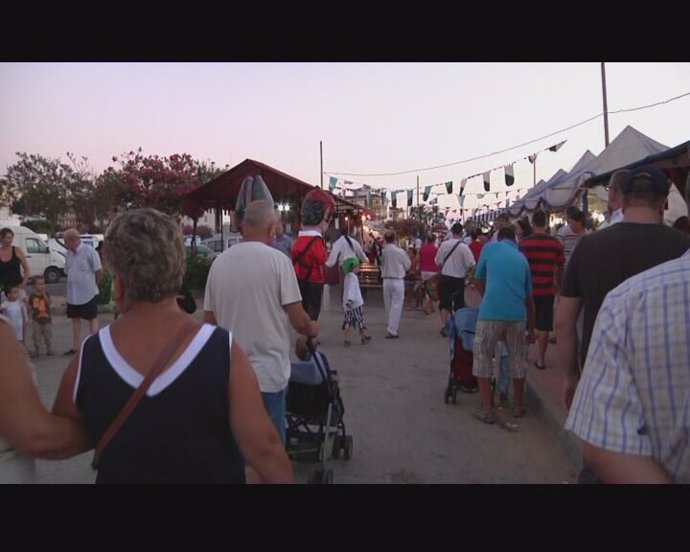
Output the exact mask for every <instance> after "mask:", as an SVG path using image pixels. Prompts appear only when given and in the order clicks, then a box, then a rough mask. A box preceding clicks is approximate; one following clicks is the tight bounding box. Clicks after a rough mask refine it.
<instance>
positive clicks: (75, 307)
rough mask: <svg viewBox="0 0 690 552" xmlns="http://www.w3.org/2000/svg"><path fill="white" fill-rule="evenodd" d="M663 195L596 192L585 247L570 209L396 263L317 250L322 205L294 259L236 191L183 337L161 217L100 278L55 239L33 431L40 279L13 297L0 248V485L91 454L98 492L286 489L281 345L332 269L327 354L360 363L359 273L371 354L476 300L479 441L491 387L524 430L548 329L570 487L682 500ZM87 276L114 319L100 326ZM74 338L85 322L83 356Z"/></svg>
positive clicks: (133, 224)
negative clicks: (62, 263)
mask: <svg viewBox="0 0 690 552" xmlns="http://www.w3.org/2000/svg"><path fill="white" fill-rule="evenodd" d="M670 185H671V184H670V181H669V180H668V178H667V177H666V175H665V174H664V173H663V171H661V170H660V169H658V168H657V167H656V166H654V165H648V166H641V167H638V168H635V169H632V170H625V171H618V172H616V173H614V175H613V176H612V177H611V180H610V182H609V186H608V191H609V209H610V213H611V216H610V217H609V219H608V220H607V221H606V224H605V225H603V227H604V228H602V229H599V230H597V231H591V230H587V228H586V215H585V213H583V212H582V211H581V210H580V209H578V208H577V207H575V206H572V207H570V208H569V209H568V210H567V212H566V218H567V220H566V224H565V225H564V226H563V227H561V228H560V229H558V231H552V230H551V229H550V228H549V225H548V218H547V215H546V213H544V212H543V211H537V212H535V213H534V214H533V215H532V217H531V220H528V219H526V218H523V219H520V220H517V221H511V219H510V217H509V216H508V215H507V214H505V213H504V214H501V215H500V216H499V217H498V218H497V220H496V224H495V227H494V228H493V230H492V231H491V232H487V233H485V232H484V231H483V229H482V228H481V227H479V226H478V225H476V224H473V223H472V222H471V221H468V222H467V223H466V224H465V225H463V224H462V223H460V222H456V223H454V224H453V225H452V227H451V228H450V230H449V232H448V233H447V234H446V235H435V234H433V233H432V232H428V233H427V234H426V235H425V236H424V238H423V240H422V238H416V239H410V240H408V243H407V244H405V245H406V247H400V245H399V243H400V242H399V241H398V237H397V236H396V235H395V233H394V232H393V231H391V230H386V231H385V232H384V233H383V240H382V242H381V241H379V240H378V239H376V238H375V237H374V236H373V234H372V235H370V239H369V240H368V242H367V243H365V244H364V246H363V245H362V244H361V243H360V242H359V241H358V240H357V239H355V237H354V236H352V235H350V233H349V232H348V231H347V228H346V229H344V230H343V231H342V232H341V236H340V237H339V238H338V239H337V240H335V241H334V242H333V243H332V245H331V247H330V251H329V250H328V248H327V246H326V242H325V240H324V233H325V232H326V229H327V228H328V227H329V226H330V224H331V222H332V220H333V217H334V207H335V205H334V202H333V198H332V196H330V195H329V194H327V193H324V192H323V191H321V190H314V191H312V192H310V193H309V194H308V195H307V196H306V198H305V199H304V202H303V205H302V212H301V219H302V228H301V230H300V231H299V233H298V235H297V236H296V238H295V239H294V240H293V239H292V238H291V237H290V236H287V235H285V233H284V231H283V228H282V224H281V222H280V220H279V218H278V217H277V216H276V211H275V206H274V203H273V201H272V198H271V197H270V192H268V190H267V189H265V184H264V185H263V186H262V182H261V181H257V180H252V179H251V177H250V178H249V181H245V183H243V190H244V191H241V193H240V196H241V197H243V198H247V201H246V204H243V205H241V208H240V209H238V218H239V223H240V229H241V233H242V236H243V239H242V241H241V242H240V243H239V244H237V245H234V246H233V247H231V248H230V249H228V250H227V251H225V252H223V253H222V254H221V255H219V256H218V258H217V259H215V261H214V262H213V264H212V266H211V269H210V272H209V275H208V281H207V284H206V289H205V294H204V303H203V323H201V324H199V323H198V322H196V321H195V320H194V318H193V317H191V316H190V314H188V313H187V312H185V310H187V309H182V308H180V304H179V299H180V298H181V296H180V294H181V293H182V292H181V291H180V290H181V289H184V288H183V286H182V279H183V275H184V271H185V248H184V242H183V237H182V234H181V231H180V228H179V225H178V224H177V222H176V221H175V220H174V219H172V218H171V217H170V216H168V215H165V214H163V213H160V212H159V211H156V210H154V209H133V210H130V211H127V212H124V213H121V214H120V215H118V216H117V217H116V218H115V219H114V220H113V221H112V223H111V224H110V226H109V227H108V229H107V232H106V234H105V239H104V245H103V249H102V259H101V255H100V254H99V253H97V252H96V251H95V250H93V249H91V248H90V247H86V246H84V245H83V244H81V243H80V239H79V234H78V232H77V231H76V230H75V229H70V230H67V231H66V232H65V243H66V245H67V249H68V252H67V262H66V272H67V276H68V280H67V316H68V318H70V319H72V329H73V332H72V334H73V335H72V338H73V339H72V346H71V348H70V350H69V351H67V353H65V354H66V355H70V356H71V360H70V364H69V366H68V368H67V370H66V371H65V373H64V375H63V378H62V381H61V384H60V388H59V390H58V394H57V397H56V399H55V402H54V405H53V408H52V412H48V411H47V410H46V408H45V407H44V406H43V404H42V402H41V400H40V398H39V396H38V393H37V391H36V387H35V382H34V380H33V369H32V365H31V363H30V360H29V358H30V357H33V358H35V357H36V356H38V355H39V354H40V351H41V348H43V349H45V351H46V354H48V355H52V354H54V352H53V347H52V332H51V330H50V327H51V321H52V316H51V297H50V294H49V293H48V291H47V290H46V289H45V282H44V281H43V279H42V278H40V277H37V278H34V281H33V289H32V290H31V291H32V292H31V294H30V295H28V294H27V293H26V291H25V290H26V286H27V285H28V282H29V278H30V276H31V275H30V272H29V267H28V265H27V263H26V259H25V255H24V253H23V252H22V251H21V250H20V249H19V248H16V247H14V246H12V237H13V236H12V231H11V230H10V229H2V230H0V238H1V242H0V246H1V247H0V282H1V283H2V287H3V296H2V303H1V308H2V315H3V316H0V340H1V342H2V350H3V357H4V359H5V361H4V362H3V363H2V364H0V436H2V437H1V438H0V481H15V482H19V481H26V480H30V478H31V474H32V472H33V460H32V457H38V458H53V459H57V458H66V457H69V456H72V455H74V454H78V453H80V452H84V451H87V450H90V449H92V448H95V451H96V452H95V455H94V466H95V467H97V470H98V475H97V480H96V481H97V482H98V483H144V482H146V483H187V482H188V483H244V482H267V483H281V482H282V483H293V482H294V475H293V472H292V467H291V463H290V460H289V458H288V456H287V454H286V451H285V444H286V443H285V441H286V436H285V417H286V393H287V386H288V381H289V377H290V353H291V343H292V340H291V337H290V335H291V332H296V333H297V334H298V335H300V336H302V338H301V342H302V343H304V342H305V340H306V339H309V338H315V337H317V336H318V334H319V322H318V319H319V315H320V312H321V298H322V295H323V289H324V285H325V283H326V280H327V275H326V273H327V270H329V269H333V270H337V271H338V281H339V283H340V299H341V301H340V304H341V306H342V312H343V322H342V332H343V346H345V347H349V346H351V344H352V338H351V329H353V328H354V330H355V331H356V332H357V333H358V335H359V339H360V340H361V343H362V344H368V343H369V342H370V341H371V340H372V336H371V335H370V333H369V330H368V328H367V324H366V317H365V304H364V298H363V295H362V293H361V289H360V281H359V278H358V273H359V271H360V268H361V265H362V264H364V263H371V264H374V265H376V266H378V269H379V271H380V278H381V286H382V293H383V303H384V308H385V311H386V314H387V322H386V331H385V335H383V337H384V338H386V339H399V338H400V337H401V335H400V331H399V328H400V321H401V317H402V315H403V310H404V308H405V306H407V307H408V308H421V309H422V310H423V311H424V313H425V314H427V315H430V314H431V313H433V312H434V311H435V310H436V308H438V311H439V316H440V322H441V331H440V333H441V334H442V335H443V336H444V337H445V336H446V327H447V325H446V322H447V320H448V319H449V318H450V317H452V316H453V314H454V313H455V312H456V311H458V310H459V309H462V308H463V307H464V306H465V291H466V285H471V286H472V287H473V288H474V289H475V290H476V291H477V292H478V294H479V295H480V297H481V302H480V305H479V309H478V315H477V323H476V332H475V333H476V336H475V339H474V345H473V365H472V373H473V375H474V376H475V377H476V378H477V382H478V390H479V403H480V404H479V408H478V409H477V410H476V412H475V413H474V417H475V418H476V419H477V420H479V421H480V422H483V423H485V424H495V423H496V422H497V421H499V418H500V417H502V415H503V413H502V410H501V409H505V408H508V407H510V406H511V405H510V400H509V399H508V388H509V385H511V384H512V389H513V395H512V409H511V410H510V414H511V416H512V417H514V418H520V417H522V416H524V415H525V414H526V413H527V409H526V406H525V382H526V374H527V370H528V369H529V368H530V365H528V361H527V359H528V346H529V344H531V343H535V349H534V350H535V356H536V358H535V359H534V364H533V366H534V368H535V369H537V370H546V369H547V368H551V367H549V366H547V363H546V352H547V349H548V346H549V343H550V342H553V340H550V339H549V337H550V333H551V332H553V331H554V329H555V334H556V335H555V337H556V340H555V342H556V345H557V351H558V356H559V364H560V365H561V367H562V368H563V371H564V384H563V401H564V404H565V406H566V408H568V409H569V414H568V418H567V422H566V428H567V429H569V430H571V431H573V432H574V433H575V434H576V435H578V436H579V437H580V438H581V439H582V440H583V443H584V444H583V469H582V471H581V473H580V476H579V481H581V482H583V483H591V482H597V481H604V482H619V481H622V482H686V483H687V482H690V445H689V444H688V442H687V439H685V438H684V435H687V432H688V428H689V426H690V422H689V420H688V416H687V404H688V402H689V401H690V370H689V368H690V365H689V364H688V358H690V333H688V332H689V331H690V330H689V329H688V327H689V326H688V325H687V324H686V323H685V322H687V320H688V319H690V233H688V231H687V222H686V221H682V220H679V221H678V224H677V225H674V227H673V228H671V227H668V226H665V225H664V224H662V220H663V214H664V207H665V204H666V200H667V196H668V194H669V188H670ZM245 186H246V188H245ZM104 269H106V270H108V272H109V273H110V274H112V275H113V290H112V294H113V300H114V302H115V305H116V307H117V311H118V313H119V315H118V317H117V319H115V320H114V321H113V322H112V323H111V324H110V325H107V326H105V327H103V328H99V325H98V318H97V316H96V296H97V295H98V283H99V281H100V279H101V277H102V274H103V270H104ZM22 272H23V274H22ZM437 302H438V305H436V303H437ZM189 312H193V309H192V310H190V311H189ZM81 319H85V320H87V321H88V322H89V336H88V337H87V338H86V339H85V340H83V341H82V340H81V335H80V333H81V332H80V323H81V322H80V321H81ZM30 322H31V328H32V331H31V334H32V336H33V347H29V345H28V335H29V332H28V328H29V323H30ZM171 337H172V338H171ZM298 344H299V341H298ZM41 346H43V347H41ZM298 349H299V347H298ZM76 352H79V354H78V355H75V353H76ZM499 367H500V369H501V371H502V374H499V373H498V371H499ZM497 378H498V379H499V380H500V381H501V382H502V383H501V384H500V385H498V388H499V389H498V390H499V393H500V400H499V407H498V410H497V408H496V406H495V401H494V389H493V386H494V385H492V381H493V380H495V379H497ZM202 405H203V406H202ZM18 414H19V415H18ZM504 427H506V428H513V427H516V426H513V425H504Z"/></svg>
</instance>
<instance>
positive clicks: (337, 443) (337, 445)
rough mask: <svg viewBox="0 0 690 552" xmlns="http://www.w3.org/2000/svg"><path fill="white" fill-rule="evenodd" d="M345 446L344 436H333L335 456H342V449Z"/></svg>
mask: <svg viewBox="0 0 690 552" xmlns="http://www.w3.org/2000/svg"><path fill="white" fill-rule="evenodd" d="M341 448H343V438H342V436H340V435H336V436H335V437H334V438H333V458H340V449H341Z"/></svg>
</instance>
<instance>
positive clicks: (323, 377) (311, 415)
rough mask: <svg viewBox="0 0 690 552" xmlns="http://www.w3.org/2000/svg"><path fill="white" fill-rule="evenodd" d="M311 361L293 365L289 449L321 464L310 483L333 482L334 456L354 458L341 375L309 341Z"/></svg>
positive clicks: (290, 453)
mask: <svg viewBox="0 0 690 552" xmlns="http://www.w3.org/2000/svg"><path fill="white" fill-rule="evenodd" d="M307 346H308V348H309V353H310V355H311V356H310V358H309V359H308V360H304V361H302V360H300V361H293V362H292V363H291V374H290V381H289V383H288V394H287V407H286V410H287V413H286V421H287V428H286V435H285V440H286V449H287V453H288V456H290V458H291V459H293V460H298V461H306V462H319V463H320V464H321V467H320V468H319V469H317V470H316V471H314V472H313V473H312V474H311V476H310V477H309V483H310V484H330V483H333V470H331V469H329V468H328V467H327V462H328V460H330V458H331V457H333V458H338V457H339V456H340V454H341V453H342V455H343V457H344V458H345V460H349V459H350V458H351V457H352V447H353V440H352V435H347V433H346V431H345V422H344V421H343V415H344V414H345V406H344V405H343V400H342V398H341V397H340V387H339V386H338V376H337V372H336V371H334V370H331V369H330V366H329V365H328V360H327V359H326V357H325V356H324V355H323V354H322V353H320V352H318V351H314V347H313V344H312V342H311V339H309V340H307Z"/></svg>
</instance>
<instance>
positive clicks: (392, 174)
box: [325, 92, 690, 176]
mask: <svg viewBox="0 0 690 552" xmlns="http://www.w3.org/2000/svg"><path fill="white" fill-rule="evenodd" d="M684 96H690V92H686V93H684V94H681V95H680V96H676V97H675V98H670V99H668V100H664V101H661V102H657V103H653V104H649V105H644V106H641V107H633V108H631V109H619V110H618V111H609V113H610V114H616V113H626V112H629V111H639V110H641V109H648V108H650V107H656V106H657V105H662V104H667V103H670V102H673V101H675V100H679V99H680V98H683V97H684ZM602 116H603V113H599V114H598V115H594V117H590V118H589V119H586V120H584V121H581V122H579V123H576V124H574V125H571V126H569V127H567V128H564V129H561V130H557V131H556V132H552V133H550V134H547V135H545V136H542V137H540V138H536V139H534V140H530V141H529V142H525V143H523V144H519V145H517V146H512V147H510V148H506V149H502V150H500V151H494V152H492V153H487V154H486V155H480V156H479V157H473V158H471V159H463V160H462V161H454V162H453V163H446V164H445V165H436V166H434V167H425V168H423V169H411V170H409V171H400V172H390V173H350V172H333V171H325V172H326V174H331V175H347V176H399V175H401V174H410V173H418V172H423V171H431V170H434V169H443V168H446V167H452V166H453V165H460V164H462V163H469V162H470V161H477V160H479V159H484V158H486V157H491V156H492V155H498V154H499V153H505V152H507V151H512V150H514V149H518V148H521V147H523V146H528V145H530V144H534V143H535V142H539V141H540V140H544V139H546V138H550V137H551V136H555V135H556V134H560V133H561V132H566V131H568V130H572V129H574V128H577V127H579V126H582V125H584V124H586V123H589V122H590V121H593V120H594V119H598V118H599V117H602Z"/></svg>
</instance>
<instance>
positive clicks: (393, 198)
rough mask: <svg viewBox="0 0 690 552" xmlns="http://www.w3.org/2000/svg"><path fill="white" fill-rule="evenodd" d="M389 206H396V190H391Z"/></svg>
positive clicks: (395, 207) (394, 207)
mask: <svg viewBox="0 0 690 552" xmlns="http://www.w3.org/2000/svg"><path fill="white" fill-rule="evenodd" d="M391 206H392V207H393V209H397V208H398V192H397V191H396V192H391Z"/></svg>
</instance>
